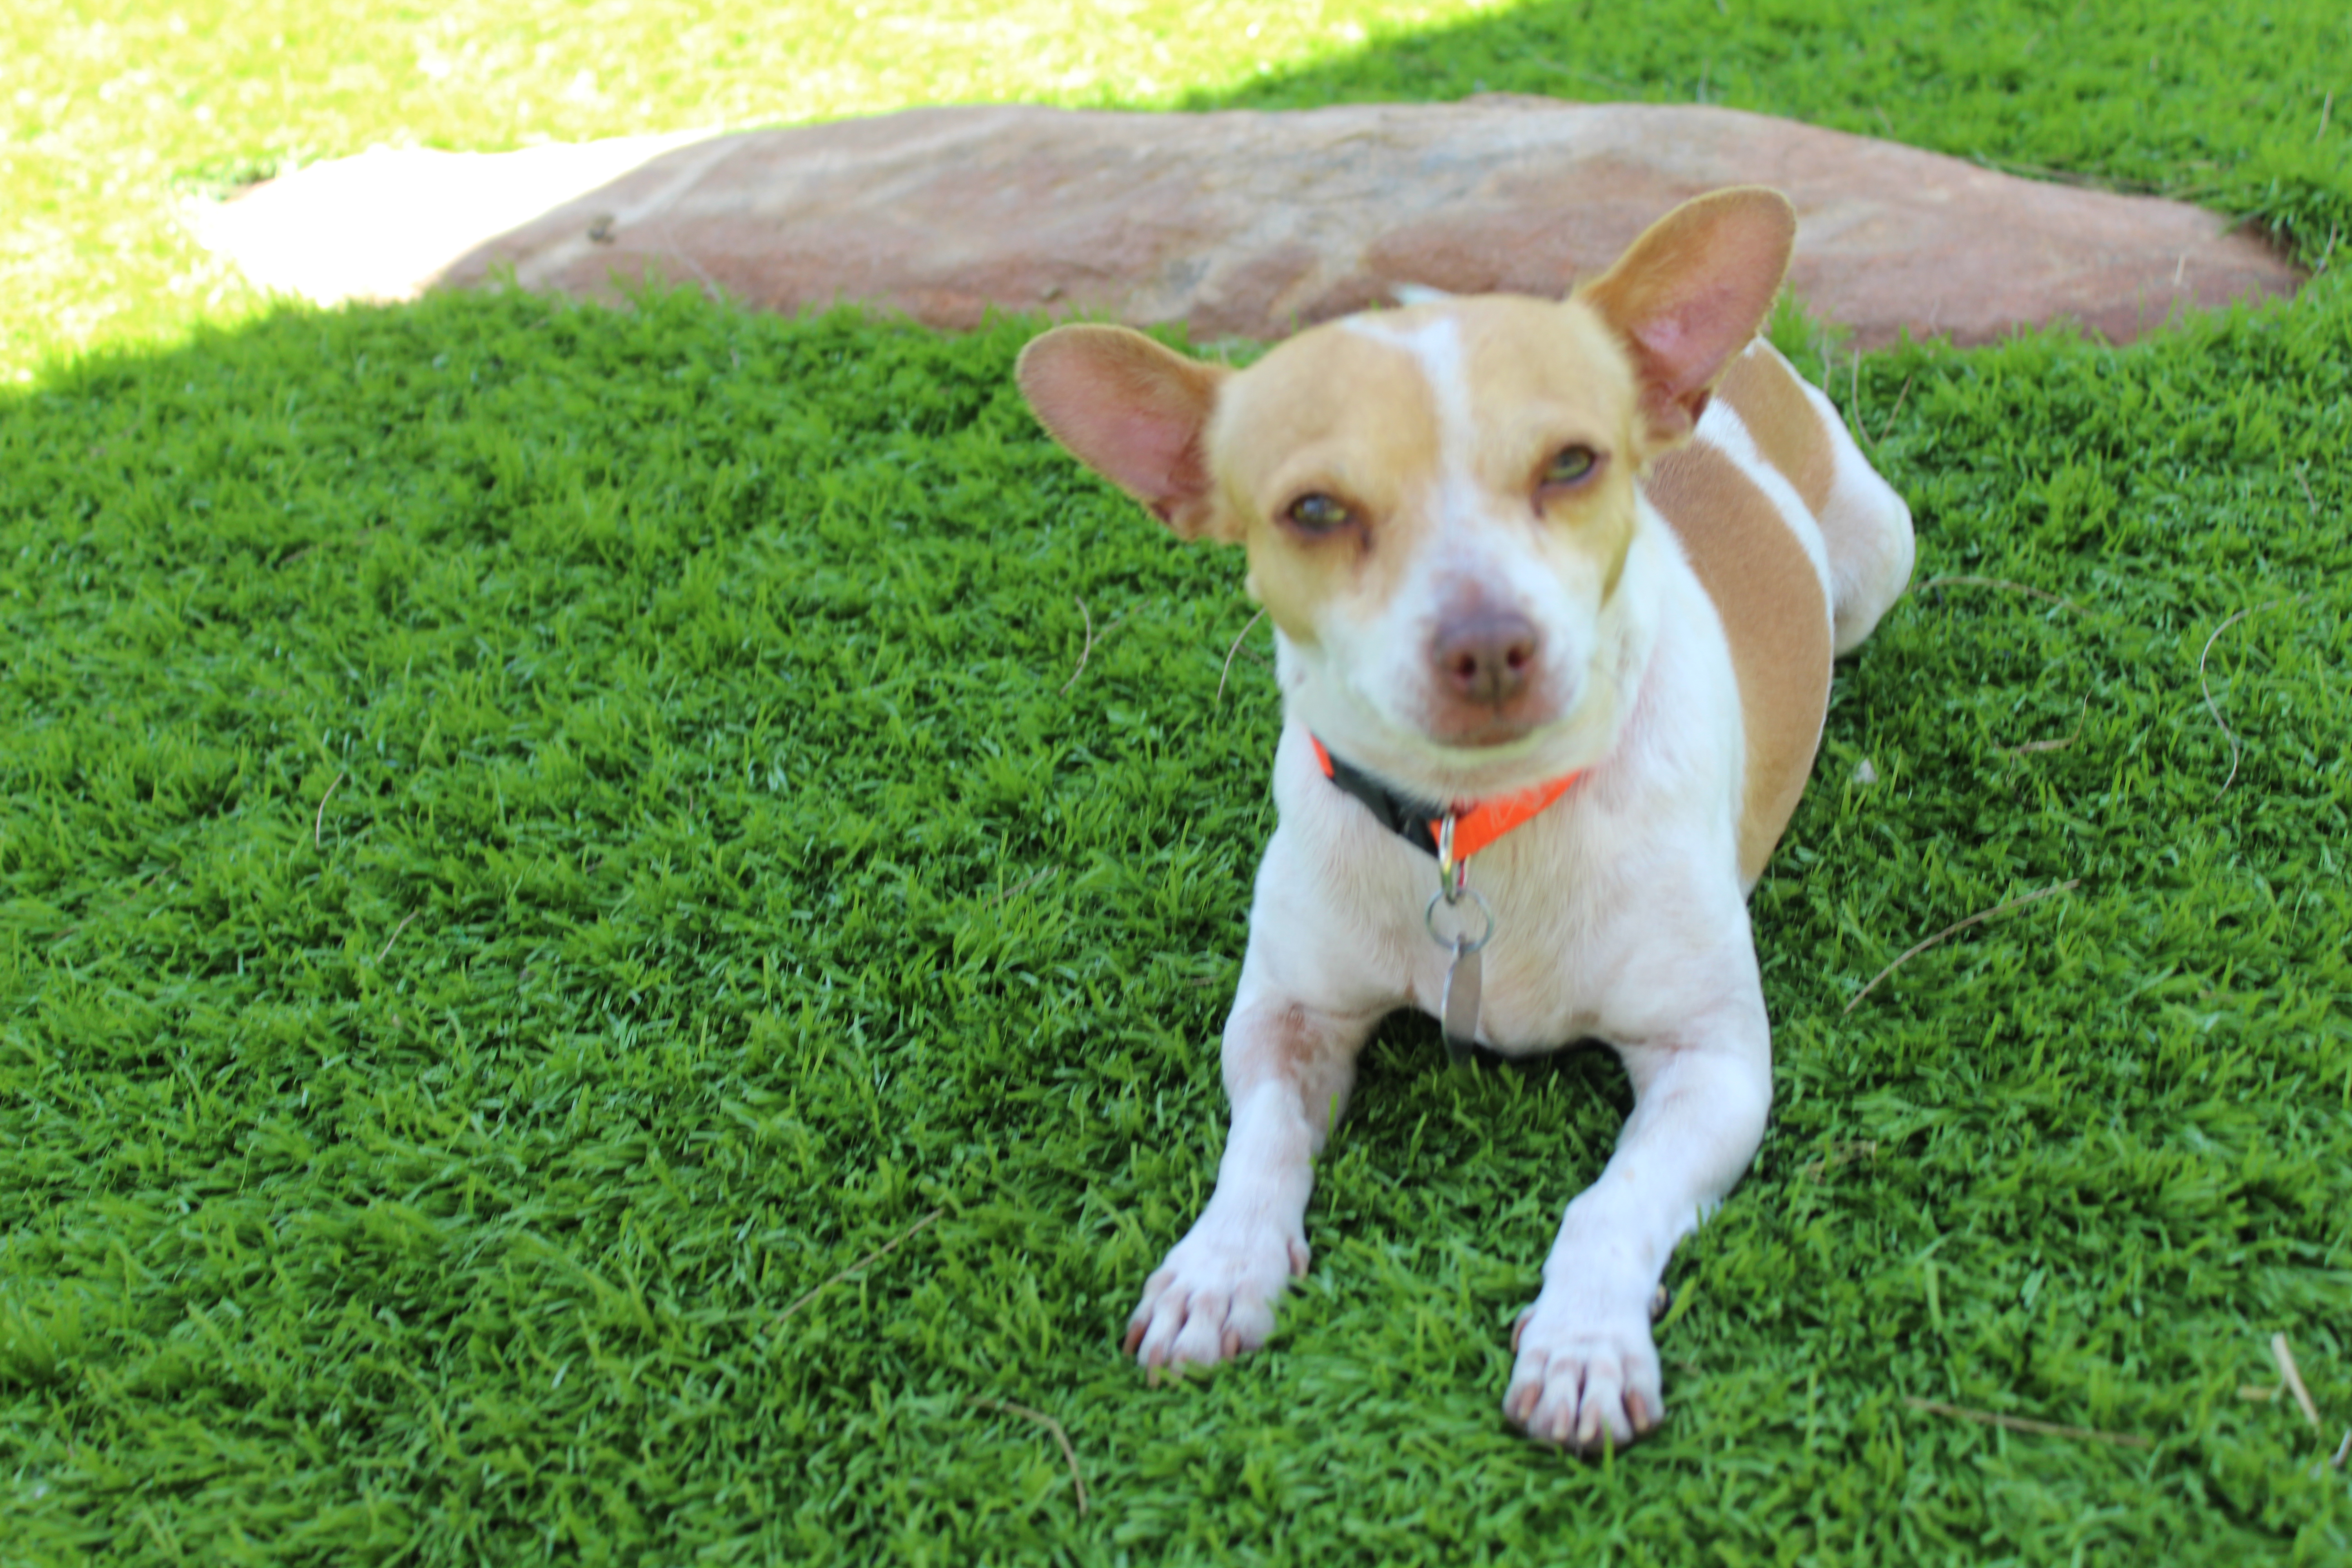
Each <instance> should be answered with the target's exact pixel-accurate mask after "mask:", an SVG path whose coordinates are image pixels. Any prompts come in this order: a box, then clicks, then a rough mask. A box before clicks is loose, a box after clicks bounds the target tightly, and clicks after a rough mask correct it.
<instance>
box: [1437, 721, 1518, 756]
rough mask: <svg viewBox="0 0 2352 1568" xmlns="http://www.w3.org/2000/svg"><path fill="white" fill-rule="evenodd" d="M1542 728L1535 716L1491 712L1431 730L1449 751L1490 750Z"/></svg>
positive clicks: (1509, 743)
mask: <svg viewBox="0 0 2352 1568" xmlns="http://www.w3.org/2000/svg"><path fill="white" fill-rule="evenodd" d="M1541 728H1543V726H1542V725H1541V724H1540V723H1538V722H1537V721H1534V720H1531V719H1522V718H1506V717H1504V716H1502V715H1500V714H1488V715H1483V716H1473V717H1468V718H1465V719H1464V720H1461V721H1454V722H1449V723H1444V724H1442V725H1440V726H1439V727H1437V728H1435V729H1433V730H1431V731H1428V733H1429V738H1430V740H1431V741H1433V742H1435V743H1436V744H1438V745H1440V746H1444V747H1445V748H1447V749H1448V750H1449V751H1458V752H1487V751H1493V750H1495V749H1496V748H1497V747H1502V746H1508V745H1511V744H1513V743H1514V742H1519V741H1524V740H1526V739H1527V738H1528V736H1530V735H1532V734H1534V733H1535V732H1536V731H1538V730H1540V729H1541Z"/></svg>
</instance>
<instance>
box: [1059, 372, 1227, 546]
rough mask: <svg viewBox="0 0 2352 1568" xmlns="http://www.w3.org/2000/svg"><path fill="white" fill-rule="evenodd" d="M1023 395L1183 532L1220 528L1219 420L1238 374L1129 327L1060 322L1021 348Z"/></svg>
mask: <svg viewBox="0 0 2352 1568" xmlns="http://www.w3.org/2000/svg"><path fill="white" fill-rule="evenodd" d="M1228 374H1231V373H1230V372H1228V371H1226V370H1224V369H1223V367H1221V366H1218V365H1211V364H1202V363H1201V362H1200V361H1198V360H1193V359H1187V358H1185V357H1184V356H1183V355H1182V354H1180V353H1176V352H1175V351H1174V350H1172V349H1167V348H1162V347H1161V346H1160V344H1158V343H1156V342H1152V341H1151V340H1150V338H1147V337H1145V336H1144V335H1143V334H1142V333H1141V332H1138V331H1129V329H1127V328H1125V327H1097V326H1071V327H1055V329H1054V330H1053V331H1050V332H1047V333H1045V335H1044V336H1043V337H1040V338H1037V339H1035V340H1034V341H1033V342H1031V343H1030V344H1029V346H1028V347H1027V348H1025V349H1024V350H1022V351H1021V363H1020V364H1019V365H1018V367H1016V368H1015V369H1014V371H1013V378H1014V379H1015V380H1016V381H1018V382H1019V383H1020V384H1021V395H1023V396H1024V397H1026V398H1027V399H1028V400H1029V406H1030V407H1032V408H1034V409H1035V410H1036V411H1037V417H1038V419H1039V420H1041V421H1043V422H1044V424H1045V428H1046V429H1047V430H1049V431H1051V432H1052V433H1053V436H1054V439H1055V440H1056V441H1059V442H1060V443H1061V444H1062V445H1063V446H1065V447H1068V448H1069V449H1070V451H1071V452H1072V453H1073V454H1074V455H1075V456H1076V458H1077V459H1078V460H1079V461H1080V462H1082V463H1084V464H1086V465H1087V467H1088V468H1092V469H1094V470H1095V472H1097V473H1098V474H1100V475H1102V476H1103V478H1105V479H1108V480H1110V482H1111V483H1113V484H1115V485H1117V486H1118V488H1119V489H1123V490H1125V491H1126V492H1127V493H1128V494H1129V495H1131V496H1133V497H1134V498H1135V499H1136V500H1139V501H1141V502H1142V503H1143V504H1144V505H1145V506H1148V507H1150V509H1151V514H1152V515H1153V516H1154V517H1157V518H1158V519H1159V520H1160V521H1162V522H1164V523H1166V524H1167V525H1168V526H1169V527H1170V528H1171V529H1172V530H1174V531H1175V532H1176V533H1177V534H1178V535H1179V536H1180V537H1181V538H1185V539H1198V538H1200V537H1201V536H1202V534H1204V533H1209V532H1212V531H1215V527H1214V525H1215V522H1216V511H1217V508H1216V496H1215V493H1214V484H1213V480H1212V479H1211V478H1210V476H1209V460H1208V452H1207V439H1208V428H1209V416H1210V414H1211V413H1212V412H1213V410H1214V409H1215V407H1216V405H1217V388H1218V386H1219V384H1222V383H1223V380H1224V379H1225V377H1226V376H1227V375H1228Z"/></svg>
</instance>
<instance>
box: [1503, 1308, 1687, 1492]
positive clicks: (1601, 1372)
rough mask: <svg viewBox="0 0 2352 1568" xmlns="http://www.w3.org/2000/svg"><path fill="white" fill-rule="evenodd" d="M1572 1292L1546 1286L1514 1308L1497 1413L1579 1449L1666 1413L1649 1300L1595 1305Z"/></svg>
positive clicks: (1616, 1441) (1643, 1428)
mask: <svg viewBox="0 0 2352 1568" xmlns="http://www.w3.org/2000/svg"><path fill="white" fill-rule="evenodd" d="M1572 1294H1573V1293H1572V1292H1570V1291H1564V1290H1554V1289H1546V1290H1544V1292H1543V1293H1542V1294H1541V1295H1539V1296H1538V1297H1537V1298H1536V1302H1535V1305H1534V1306H1532V1307H1529V1308H1528V1310H1526V1311H1524V1312H1521V1313H1520V1314H1519V1321H1518V1322H1517V1325H1515V1326H1514V1327H1513V1328H1512V1330H1511V1348H1512V1350H1513V1351H1514V1352H1517V1362H1516V1363H1514V1364H1513V1365H1512V1368H1511V1385H1510V1387H1509V1388H1508V1389H1507V1391H1505V1393H1504V1394H1503V1414H1504V1415H1507V1416H1508V1417H1509V1418H1510V1420H1511V1421H1512V1423H1513V1424H1514V1425H1516V1426H1518V1427H1520V1428H1521V1429H1522V1430H1524V1431H1525V1432H1526V1433H1527V1434H1528V1436H1530V1437H1538V1438H1541V1439H1543V1440H1544V1441H1546V1442H1549V1443H1558V1444H1559V1445H1560V1446H1561V1447H1567V1448H1573V1449H1574V1450H1576V1451H1577V1452H1578V1453H1580V1454H1597V1453H1599V1452H1601V1448H1602V1447H1603V1446H1604V1445H1607V1444H1613V1445H1615V1446H1616V1447H1620V1448H1622V1447H1625V1446H1626V1445H1627V1444H1629V1443H1632V1442H1633V1441H1634V1440H1635V1439H1636V1438H1639V1437H1641V1436H1644V1435H1645V1434H1647V1433H1649V1432H1652V1431H1654V1430H1655V1429H1656V1427H1657V1425H1658V1423H1659V1422H1661V1421H1663V1420H1664V1419H1665V1415H1666V1402H1665V1398H1664V1394H1662V1393H1661V1392H1660V1387H1661V1381H1662V1380H1661V1378H1660V1375H1659V1372H1658V1352H1657V1347H1656V1346H1655V1345H1654V1344H1653V1343H1652V1342H1651V1341H1650V1318H1651V1315H1652V1314H1651V1311H1650V1310H1649V1304H1648V1303H1642V1302H1637V1303H1634V1304H1633V1305H1632V1306H1630V1307H1624V1308H1612V1309H1606V1310H1601V1309H1597V1308H1596V1307H1595V1306H1594V1304H1593V1303H1591V1302H1590V1301H1578V1300H1572Z"/></svg>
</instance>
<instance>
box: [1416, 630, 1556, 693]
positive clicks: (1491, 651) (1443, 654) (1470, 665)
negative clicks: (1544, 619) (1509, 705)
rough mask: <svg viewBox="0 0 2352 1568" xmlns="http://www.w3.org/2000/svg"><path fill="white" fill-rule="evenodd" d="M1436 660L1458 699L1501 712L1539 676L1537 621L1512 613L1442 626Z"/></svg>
mask: <svg viewBox="0 0 2352 1568" xmlns="http://www.w3.org/2000/svg"><path fill="white" fill-rule="evenodd" d="M1430 658H1431V659H1432V661H1433V662H1434V663H1435V665H1436V666H1437V668H1438V670H1439V672H1440V675H1441V677H1442V678H1443V679H1444V682H1445V686H1446V689H1448V690H1449V691H1451V692H1453V693H1454V696H1456V697H1458V698H1461V699H1462V700H1465V701H1468V702H1478V703H1484V704H1486V706H1488V707H1493V708H1499V707H1501V706H1502V705H1503V704H1504V703H1506V702H1508V701H1509V700H1511V699H1513V698H1514V697H1517V695H1518V694H1519V693H1520V692H1522V691H1524V690H1526V689H1527V685H1528V678H1529V677H1530V676H1531V675H1533V674H1534V673H1535V664H1536V628H1535V623H1533V622H1532V621H1530V620H1528V618H1527V617H1526V616H1522V615H1517V614H1514V613H1513V612H1511V611H1508V610H1481V611H1478V612H1476V613H1475V614H1473V615H1467V616H1461V617H1459V618H1458V619H1455V620H1452V621H1448V622H1447V623H1446V624H1445V625H1444V626H1440V627H1438V629H1437V637H1436V639H1435V641H1434V642H1433V644H1432V645H1431V648H1430Z"/></svg>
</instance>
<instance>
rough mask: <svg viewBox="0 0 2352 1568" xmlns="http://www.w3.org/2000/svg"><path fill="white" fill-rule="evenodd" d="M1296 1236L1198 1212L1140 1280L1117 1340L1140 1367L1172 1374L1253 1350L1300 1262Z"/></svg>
mask: <svg viewBox="0 0 2352 1568" xmlns="http://www.w3.org/2000/svg"><path fill="white" fill-rule="evenodd" d="M1306 1268H1307V1243H1306V1242H1305V1241H1304V1240H1302V1239H1300V1238H1299V1237H1284V1236H1282V1235H1280V1234H1279V1233H1274V1234H1267V1233H1266V1232H1265V1230H1263V1229H1243V1230H1241V1232H1240V1234H1238V1235H1236V1234H1234V1233H1233V1231H1231V1230H1228V1229H1227V1228H1226V1227H1224V1226H1221V1225H1220V1224H1218V1223H1217V1220H1216V1217H1215V1215H1214V1213H1213V1212H1212V1213H1210V1214H1204V1215H1202V1216H1201V1222H1200V1223H1199V1224H1198V1225H1195V1226H1193V1227H1192V1232H1191V1234H1189V1235H1187V1236H1186V1237H1184V1239H1183V1240H1182V1241H1180V1242H1178V1243H1177V1244H1176V1247H1175V1250H1173V1251H1171V1253H1169V1255H1168V1260H1167V1262H1165V1263H1163V1264H1162V1265H1160V1268H1158V1269H1157V1270H1155V1271H1154V1272H1153V1274H1152V1276H1151V1278H1150V1279H1148V1280H1146V1281H1144V1286H1143V1300H1141V1301H1140V1302H1139V1303H1138V1304H1137V1306H1136V1309H1135V1313H1134V1315H1133V1316H1132V1317H1130V1318H1129V1320H1128V1323H1127V1333H1126V1335H1125V1336H1124V1337H1123V1338H1122V1339H1121V1341H1120V1344H1121V1346H1122V1348H1123V1349H1124V1350H1125V1351H1126V1352H1127V1353H1128V1354H1129V1355H1132V1356H1134V1357H1135V1358H1136V1359H1137V1360H1138V1361H1139V1362H1140V1363H1142V1364H1143V1365H1144V1366H1145V1367H1147V1368H1150V1369H1158V1368H1160V1367H1166V1368H1168V1369H1169V1370H1170V1371H1171V1373H1174V1372H1175V1371H1176V1370H1178V1369H1180V1368H1181V1367H1182V1366H1184V1365H1186V1364H1188V1363H1190V1364H1193V1365H1199V1366H1213V1365H1215V1364H1216V1363H1219V1362H1223V1361H1232V1360H1234V1359H1235V1358H1236V1357H1238V1356H1240V1355H1241V1354H1242V1353H1243V1352H1246V1351H1254V1350H1255V1349H1257V1348H1258V1347H1259V1346H1260V1345H1262V1344H1264V1343H1265V1342H1266V1339H1267V1337H1268V1336H1269V1335H1271V1334H1272V1333H1273V1332H1274V1303H1275V1299H1276V1297H1278V1296H1280V1295H1281V1294H1282V1290H1283V1288H1284V1287H1285V1286H1286V1285H1287V1284H1288V1283H1289V1281H1290V1279H1291V1277H1292V1275H1293V1274H1295V1273H1304V1272H1305V1271H1306Z"/></svg>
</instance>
